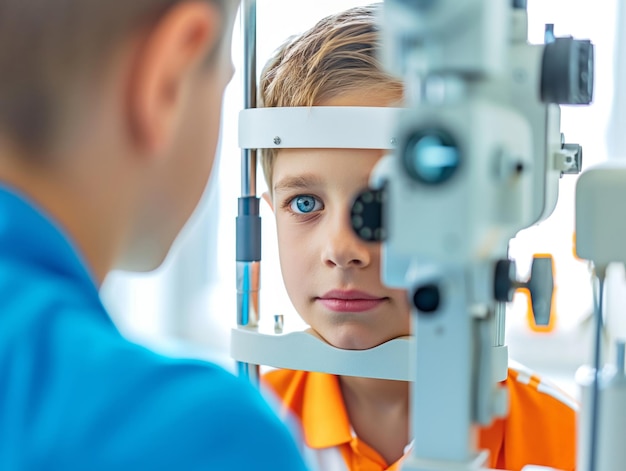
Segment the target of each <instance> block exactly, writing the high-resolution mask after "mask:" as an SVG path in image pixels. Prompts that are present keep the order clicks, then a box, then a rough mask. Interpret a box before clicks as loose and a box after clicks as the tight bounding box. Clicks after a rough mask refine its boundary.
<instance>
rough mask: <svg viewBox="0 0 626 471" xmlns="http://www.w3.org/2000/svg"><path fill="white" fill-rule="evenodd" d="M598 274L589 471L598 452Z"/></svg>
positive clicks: (601, 276) (600, 306)
mask: <svg viewBox="0 0 626 471" xmlns="http://www.w3.org/2000/svg"><path fill="white" fill-rule="evenodd" d="M596 274H597V276H598V303H597V305H596V306H595V309H594V311H595V321H596V323H595V328H596V330H595V339H594V352H593V367H594V378H593V385H592V389H591V431H590V432H591V433H590V445H589V471H594V470H595V469H596V463H597V461H596V460H597V458H596V455H597V452H598V429H599V424H598V420H599V417H598V414H599V413H600V363H601V360H600V356H601V349H602V347H601V345H602V327H603V319H602V311H603V304H604V270H597V272H596Z"/></svg>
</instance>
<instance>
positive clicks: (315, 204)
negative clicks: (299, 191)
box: [289, 195, 322, 214]
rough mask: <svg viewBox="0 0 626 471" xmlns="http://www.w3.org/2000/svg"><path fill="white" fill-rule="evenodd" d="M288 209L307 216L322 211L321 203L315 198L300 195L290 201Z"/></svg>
mask: <svg viewBox="0 0 626 471" xmlns="http://www.w3.org/2000/svg"><path fill="white" fill-rule="evenodd" d="M289 206H290V208H291V210H292V211H293V212H295V213H298V214H309V213H312V212H313V211H319V210H320V209H322V202H321V201H320V200H318V199H317V198H316V197H315V196H310V195H301V196H296V197H295V198H294V199H292V200H291V203H290V205H289Z"/></svg>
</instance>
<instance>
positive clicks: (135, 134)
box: [126, 1, 222, 155]
mask: <svg viewBox="0 0 626 471" xmlns="http://www.w3.org/2000/svg"><path fill="white" fill-rule="evenodd" d="M221 19H222V18H221V14H220V11H219V10H218V9H217V7H216V6H214V5H212V4H211V3H210V2H200V1H197V2H181V3H179V4H177V5H175V6H173V7H172V8H171V9H169V10H168V11H167V12H166V13H165V14H164V15H163V17H162V18H161V19H159V21H158V22H157V24H156V25H154V26H153V27H152V28H151V29H150V31H149V32H148V33H147V35H146V37H145V38H143V39H144V40H143V41H142V42H141V44H140V46H139V47H138V51H137V54H136V55H135V56H134V58H133V60H134V62H133V64H132V69H131V72H130V77H129V82H128V83H129V87H128V95H127V108H126V109H127V111H128V117H129V120H130V127H131V134H132V136H131V137H132V139H133V141H134V144H135V145H136V146H137V147H138V149H139V150H140V151H141V152H144V153H148V154H151V155H152V154H155V153H158V152H159V151H160V150H162V149H163V148H165V147H167V145H168V143H169V141H170V139H171V137H172V133H173V130H174V127H175V124H176V120H177V117H178V113H179V110H180V108H181V106H182V105H183V101H184V97H183V95H184V89H185V84H186V82H187V81H188V80H189V79H190V77H192V75H193V74H194V72H196V71H197V68H198V67H199V66H201V65H203V64H202V62H203V61H205V59H206V57H207V55H208V52H209V51H210V50H211V49H212V48H214V47H215V46H216V44H217V42H218V39H219V36H220V34H221Z"/></svg>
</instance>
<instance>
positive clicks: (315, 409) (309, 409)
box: [302, 372, 352, 448]
mask: <svg viewBox="0 0 626 471" xmlns="http://www.w3.org/2000/svg"><path fill="white" fill-rule="evenodd" d="M302 428H303V431H304V438H305V440H306V443H307V445H309V446H310V447H311V448H328V447H333V446H337V445H340V444H342V443H348V442H350V440H352V427H351V426H350V420H349V419H348V413H347V411H346V407H345V404H344V402H343V396H342V394H341V388H340V386H339V379H338V378H337V377H336V376H334V375H329V374H326V373H316V372H311V373H309V377H308V379H307V382H306V387H305V390H304V396H303V403H302Z"/></svg>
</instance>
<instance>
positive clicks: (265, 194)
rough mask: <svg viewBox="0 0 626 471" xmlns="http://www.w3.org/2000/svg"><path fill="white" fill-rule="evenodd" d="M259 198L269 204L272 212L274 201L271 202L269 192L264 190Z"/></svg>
mask: <svg viewBox="0 0 626 471" xmlns="http://www.w3.org/2000/svg"><path fill="white" fill-rule="evenodd" d="M261 198H263V199H264V200H265V202H266V203H267V204H268V205H269V206H270V209H271V210H272V212H274V203H273V202H272V197H271V196H270V194H269V192H267V191H264V192H263V194H262V195H261Z"/></svg>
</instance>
